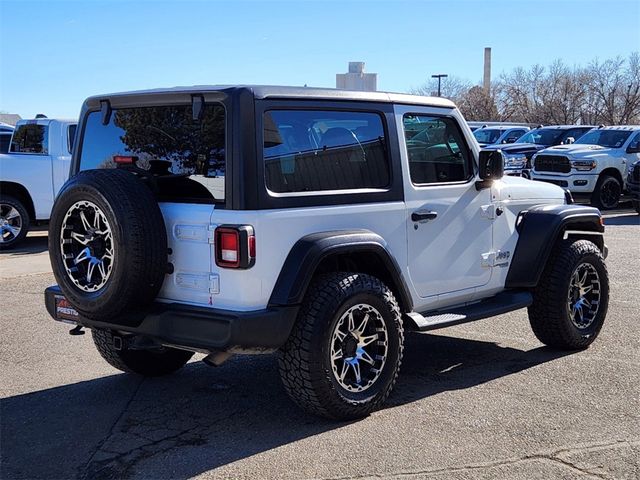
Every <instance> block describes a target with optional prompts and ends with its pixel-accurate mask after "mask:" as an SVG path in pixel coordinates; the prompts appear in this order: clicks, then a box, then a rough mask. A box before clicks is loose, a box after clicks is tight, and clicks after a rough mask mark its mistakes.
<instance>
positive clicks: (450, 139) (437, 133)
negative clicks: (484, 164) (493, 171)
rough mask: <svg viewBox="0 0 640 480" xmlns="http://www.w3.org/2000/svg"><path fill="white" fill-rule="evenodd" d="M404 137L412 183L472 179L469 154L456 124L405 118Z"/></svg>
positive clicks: (413, 116) (442, 118)
mask: <svg viewBox="0 0 640 480" xmlns="http://www.w3.org/2000/svg"><path fill="white" fill-rule="evenodd" d="M404 135H405V139H406V144H407V154H408V155H409V171H410V173H411V181H412V182H413V183H416V184H423V183H445V182H461V181H465V180H468V179H469V178H470V177H471V175H472V172H473V170H472V167H471V161H470V158H469V151H468V149H467V148H466V143H465V142H464V139H463V138H462V134H461V133H460V130H459V129H458V128H457V124H456V122H455V120H453V119H451V118H447V117H430V116H422V115H405V117H404Z"/></svg>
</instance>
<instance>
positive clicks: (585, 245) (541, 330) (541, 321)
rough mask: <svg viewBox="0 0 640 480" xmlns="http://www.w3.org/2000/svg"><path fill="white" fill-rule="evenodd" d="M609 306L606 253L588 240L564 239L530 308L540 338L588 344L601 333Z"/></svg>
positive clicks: (562, 344)
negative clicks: (565, 240) (604, 255)
mask: <svg viewBox="0 0 640 480" xmlns="http://www.w3.org/2000/svg"><path fill="white" fill-rule="evenodd" d="M608 305H609V277H608V274H607V267H606V265H605V263H604V259H603V258H602V254H601V253H600V250H599V249H598V247H596V245H595V244H593V243H592V242H590V241H588V240H578V241H574V242H563V243H561V244H560V245H559V246H558V247H556V250H555V251H554V252H553V253H552V254H551V257H550V258H549V261H548V262H547V266H546V268H545V270H544V272H543V274H542V278H541V280H540V282H539V284H538V286H537V287H536V289H535V292H534V297H533V303H532V304H531V306H530V307H529V310H528V311H529V321H530V323H531V328H532V329H533V332H534V333H535V335H536V337H538V339H539V340H540V341H541V342H542V343H544V344H545V345H549V346H551V347H557V348H562V349H581V348H586V347H588V346H589V345H590V344H591V343H592V342H593V341H594V340H595V339H596V337H597V336H598V334H599V333H600V329H601V328H602V325H603V324H604V319H605V317H606V315H607V308H608Z"/></svg>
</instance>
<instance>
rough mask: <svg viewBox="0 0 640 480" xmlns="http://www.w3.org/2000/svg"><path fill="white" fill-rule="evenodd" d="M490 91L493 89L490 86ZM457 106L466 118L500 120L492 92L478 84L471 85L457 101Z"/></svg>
mask: <svg viewBox="0 0 640 480" xmlns="http://www.w3.org/2000/svg"><path fill="white" fill-rule="evenodd" d="M491 91H494V89H493V88H492V89H491ZM458 107H459V108H460V111H461V112H462V114H463V115H464V117H465V118H466V119H467V120H478V121H483V120H485V121H496V120H501V118H500V114H499V113H498V107H497V106H496V102H495V98H494V96H493V95H492V94H490V93H487V91H486V90H485V89H484V88H482V87H481V86H479V85H476V86H475V87H471V88H470V89H469V90H468V91H467V93H466V94H464V95H463V96H462V98H461V99H460V101H459V102H458Z"/></svg>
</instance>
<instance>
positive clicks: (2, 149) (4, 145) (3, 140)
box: [0, 133, 11, 153]
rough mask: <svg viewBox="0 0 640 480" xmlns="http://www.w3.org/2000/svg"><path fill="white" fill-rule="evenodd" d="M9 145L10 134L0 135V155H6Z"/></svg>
mask: <svg viewBox="0 0 640 480" xmlns="http://www.w3.org/2000/svg"><path fill="white" fill-rule="evenodd" d="M10 143H11V134H10V133H9V134H6V133H0V153H7V152H8V151H9V144H10Z"/></svg>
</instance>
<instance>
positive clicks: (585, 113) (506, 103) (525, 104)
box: [412, 52, 640, 125]
mask: <svg viewBox="0 0 640 480" xmlns="http://www.w3.org/2000/svg"><path fill="white" fill-rule="evenodd" d="M437 85H438V84H437V81H436V80H430V81H428V82H427V83H425V84H424V85H423V86H422V87H418V88H414V89H412V93H416V94H419V95H433V94H434V92H435V91H437V88H438V86H437ZM442 92H443V96H445V97H447V98H450V99H452V100H453V101H454V102H455V103H456V104H458V106H459V107H460V110H461V111H462V112H463V114H464V115H465V117H466V118H467V119H469V120H486V121H491V120H494V121H512V122H526V123H533V124H536V123H541V124H547V125H553V124H556V125H557V124H576V123H581V124H585V125H597V124H599V123H604V124H608V125H621V124H640V53H638V52H634V53H632V54H631V55H629V57H628V58H626V59H625V58H622V57H617V58H614V59H609V60H605V61H603V62H601V61H599V60H594V61H593V62H591V63H590V64H589V65H587V66H586V67H582V66H573V67H569V66H567V65H565V64H564V63H563V62H562V61H561V60H556V61H554V62H553V63H552V64H551V65H549V66H548V67H544V66H542V65H533V66H532V67H530V68H528V69H526V68H523V67H517V68H515V69H514V70H512V71H511V72H508V73H503V74H502V75H501V76H500V78H499V79H498V80H497V81H495V82H492V84H491V89H490V93H487V92H486V91H484V90H483V89H482V88H480V87H479V86H477V85H476V86H472V84H471V83H470V82H468V81H466V80H463V79H460V78H458V77H449V78H446V79H443V83H442Z"/></svg>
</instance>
